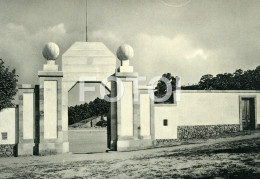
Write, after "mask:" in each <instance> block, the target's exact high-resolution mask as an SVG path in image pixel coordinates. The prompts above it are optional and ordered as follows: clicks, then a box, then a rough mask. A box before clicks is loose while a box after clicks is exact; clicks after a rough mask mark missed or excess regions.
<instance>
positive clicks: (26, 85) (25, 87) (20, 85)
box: [18, 84, 35, 89]
mask: <svg viewBox="0 0 260 179" xmlns="http://www.w3.org/2000/svg"><path fill="white" fill-rule="evenodd" d="M34 87H35V85H32V84H18V89H34Z"/></svg>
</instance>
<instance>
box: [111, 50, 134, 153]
mask: <svg viewBox="0 0 260 179" xmlns="http://www.w3.org/2000/svg"><path fill="white" fill-rule="evenodd" d="M133 53H134V52H133V49H132V47H131V46H129V45H123V46H120V47H119V48H118V50H117V57H118V59H119V60H120V61H121V66H120V67H119V69H118V70H117V71H116V74H115V76H116V77H117V98H118V99H119V100H117V137H118V138H117V150H118V151H123V150H129V149H131V148H133V146H132V145H133V144H134V142H132V141H134V140H135V139H136V138H138V136H136V132H135V131H136V128H135V125H134V123H135V121H134V118H135V116H134V95H133V94H134V84H133V83H134V81H133V79H134V78H137V77H138V73H136V72H134V70H133V66H130V65H129V59H130V58H131V57H133V55H134V54H133ZM131 79H132V80H131Z"/></svg>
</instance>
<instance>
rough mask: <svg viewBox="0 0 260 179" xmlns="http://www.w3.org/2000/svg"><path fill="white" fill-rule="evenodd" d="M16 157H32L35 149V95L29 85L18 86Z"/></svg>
mask: <svg viewBox="0 0 260 179" xmlns="http://www.w3.org/2000/svg"><path fill="white" fill-rule="evenodd" d="M18 95H19V143H18V155H33V154H34V148H35V93H34V87H33V86H32V85H30V84H23V85H19V89H18Z"/></svg>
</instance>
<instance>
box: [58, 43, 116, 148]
mask: <svg viewBox="0 0 260 179" xmlns="http://www.w3.org/2000/svg"><path fill="white" fill-rule="evenodd" d="M115 69H116V57H115V56H114V54H113V53H112V52H111V51H110V50H109V49H108V48H107V47H106V46H105V45H104V44H103V43H101V42H75V43H74V44H73V45H72V46H71V47H70V48H69V49H68V50H67V51H66V52H65V53H64V54H63V55H62V71H63V79H62V131H63V133H64V140H67V141H68V106H69V101H68V100H69V98H68V97H69V91H70V90H71V89H72V88H73V87H74V86H75V85H76V84H77V83H79V82H84V83H89V82H90V83H101V81H103V80H104V79H106V78H108V77H110V76H111V75H113V74H114V73H115ZM86 79H91V80H86ZM106 85H107V84H106ZM106 88H108V89H109V90H110V91H111V95H113V94H112V93H114V91H115V89H114V88H115V87H114V86H113V85H108V86H106ZM115 111H116V106H115V105H114V104H111V115H110V119H111V125H110V127H111V133H110V134H111V135H112V136H116V115H114V114H115ZM111 135H107V136H108V139H107V140H108V146H110V144H111V143H114V142H113V141H114V139H112V138H111V137H110V136H111ZM65 138H66V139H65ZM113 146H114V145H112V146H111V149H112V150H113V149H115V147H113Z"/></svg>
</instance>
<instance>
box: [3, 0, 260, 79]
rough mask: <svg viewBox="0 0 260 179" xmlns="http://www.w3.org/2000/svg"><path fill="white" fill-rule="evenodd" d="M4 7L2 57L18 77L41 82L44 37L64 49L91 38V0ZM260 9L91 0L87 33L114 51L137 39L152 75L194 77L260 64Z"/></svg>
mask: <svg viewBox="0 0 260 179" xmlns="http://www.w3.org/2000/svg"><path fill="white" fill-rule="evenodd" d="M0 12H1V13H0V23H1V28H0V58H2V59H3V60H4V61H5V62H6V64H7V65H9V66H11V67H13V68H16V69H17V73H18V74H19V76H20V77H19V83H32V84H36V83H38V77H37V71H38V70H41V69H42V66H43V64H44V63H45V60H44V58H43V57H42V55H41V50H42V47H43V45H44V44H45V43H46V42H49V41H52V42H56V43H57V44H58V45H59V46H60V50H61V54H62V53H64V52H65V51H66V50H67V49H68V48H69V47H70V45H72V44H73V43H74V42H75V41H85V33H86V32H85V25H86V15H85V14H86V0H37V1H35V0H19V1H15V0H0ZM259 12H260V1H258V0H250V1H248V0H131V1H130V0H88V29H89V31H88V38H89V41H101V42H104V44H105V45H107V46H108V48H109V49H110V50H111V51H112V52H114V53H115V51H116V49H117V47H118V46H119V45H120V44H123V43H127V44H130V45H131V46H133V48H134V51H135V57H134V58H133V59H132V62H131V63H132V65H133V66H134V68H135V71H137V72H139V74H140V75H142V76H147V78H148V80H149V79H151V77H153V76H158V75H162V74H163V73H165V72H170V73H172V74H173V75H175V76H176V75H178V76H180V77H181V78H182V83H183V84H188V83H189V84H192V83H196V82H198V81H199V79H200V77H201V76H202V75H203V74H208V73H210V74H213V75H215V74H217V73H224V72H234V71H235V70H236V69H238V68H242V69H244V70H247V69H253V68H255V67H256V66H258V65H260V13H259ZM58 63H59V64H60V63H61V59H58Z"/></svg>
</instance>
